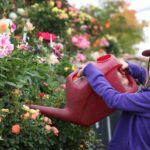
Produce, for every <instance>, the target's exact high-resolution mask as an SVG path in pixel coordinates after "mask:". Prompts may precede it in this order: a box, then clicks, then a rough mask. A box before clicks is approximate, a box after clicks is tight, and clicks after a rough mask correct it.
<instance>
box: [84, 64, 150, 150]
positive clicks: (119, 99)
mask: <svg viewBox="0 0 150 150" xmlns="http://www.w3.org/2000/svg"><path fill="white" fill-rule="evenodd" d="M129 72H130V74H131V75H132V76H133V77H134V78H136V79H138V80H139V82H140V83H142V84H143V83H144V82H145V78H146V70H145V69H144V68H143V67H140V66H138V65H136V64H133V63H131V62H129ZM84 75H85V76H86V77H87V80H88V82H89V84H90V85H91V87H92V88H93V90H94V91H95V92H96V93H97V94H98V95H99V96H101V97H102V98H103V100H104V101H105V102H106V104H107V105H108V106H109V107H110V108H115V109H118V110H122V115H121V117H120V120H119V122H118V125H117V127H116V130H115V132H114V135H113V137H112V140H111V142H110V144H109V146H108V150H150V88H148V89H143V90H141V91H140V92H137V93H120V92H118V91H116V90H115V89H114V88H113V87H112V86H111V85H110V84H109V82H108V81H107V80H106V79H105V77H104V75H103V73H102V72H100V71H99V70H98V69H96V68H95V67H94V66H93V65H92V64H88V65H87V66H86V67H85V69H84Z"/></svg>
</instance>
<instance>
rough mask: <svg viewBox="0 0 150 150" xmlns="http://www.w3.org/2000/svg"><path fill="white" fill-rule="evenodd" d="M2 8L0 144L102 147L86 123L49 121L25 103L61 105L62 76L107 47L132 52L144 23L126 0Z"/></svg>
mask: <svg viewBox="0 0 150 150" xmlns="http://www.w3.org/2000/svg"><path fill="white" fill-rule="evenodd" d="M0 15H1V16H0V17H1V20H0V145H1V149H2V150H3V149H19V150H20V149H33V150H34V149H55V150H59V149H65V150H70V149H72V150H80V149H89V150H90V149H96V146H98V145H99V146H100V147H101V146H102V145H103V144H102V143H101V142H99V141H98V140H97V138H96V135H95V132H94V130H93V129H92V128H83V127H80V126H78V125H74V124H71V123H68V122H63V121H60V120H57V119H54V118H50V119H52V121H51V120H49V119H48V118H45V117H44V116H43V115H42V114H40V112H38V110H36V111H33V110H30V109H28V108H26V107H25V108H24V104H30V103H34V104H39V105H46V106H52V107H60V108H62V107H64V105H65V101H66V97H65V88H66V87H65V80H66V77H67V76H68V75H69V74H70V73H71V72H72V71H74V70H76V68H77V67H78V66H79V65H81V64H83V63H85V62H86V61H89V60H96V59H97V58H98V57H99V56H102V55H104V54H106V53H111V54H114V55H117V56H120V55H121V54H123V53H134V52H135V51H136V49H135V48H134V45H135V44H136V43H138V42H140V41H141V40H143V38H142V32H143V28H144V26H145V25H146V23H145V22H143V23H139V22H138V21H137V19H136V16H135V12H134V11H133V10H129V8H128V5H127V4H126V2H124V1H117V2H116V1H115V2H113V1H108V0H107V1H105V2H104V3H103V4H102V5H101V6H100V7H94V6H89V7H83V8H81V9H79V10H78V9H76V8H75V7H74V6H72V5H70V4H69V3H68V2H67V0H64V1H61V0H56V1H54V0H32V1H29V0H24V1H21V0H8V1H5V0H2V1H1V3H0ZM131 39H132V40H131ZM46 120H47V121H46ZM98 142H99V143H98ZM99 149H100V148H99Z"/></svg>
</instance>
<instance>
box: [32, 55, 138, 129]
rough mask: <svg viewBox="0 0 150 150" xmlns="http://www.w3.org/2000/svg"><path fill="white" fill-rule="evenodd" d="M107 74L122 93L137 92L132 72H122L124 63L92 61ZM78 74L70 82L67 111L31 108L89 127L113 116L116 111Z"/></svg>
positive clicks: (106, 59)
mask: <svg viewBox="0 0 150 150" xmlns="http://www.w3.org/2000/svg"><path fill="white" fill-rule="evenodd" d="M92 63H93V64H94V65H95V66H96V67H97V68H98V69H99V70H101V71H102V72H103V74H104V75H105V77H106V79H107V80H108V81H109V83H110V84H111V85H112V86H113V87H114V88H115V89H116V90H117V91H119V92H122V93H123V92H136V91H137V89H138V88H137V85H136V83H135V81H134V79H133V78H132V77H131V76H130V75H129V74H128V72H122V71H121V70H120V68H121V64H120V63H119V61H118V60H117V59H116V58H115V57H114V56H113V55H110V54H107V55H104V56H102V57H99V58H98V59H97V61H96V62H92ZM76 76H77V71H75V72H73V73H71V74H70V75H69V76H68V77H67V81H66V99H67V102H66V105H65V107H64V108H63V109H60V108H52V107H45V106H38V105H31V106H30V108H32V109H39V110H40V111H41V113H43V114H44V115H46V116H48V117H55V118H57V119H60V120H64V121H69V122H71V123H74V124H79V125H82V126H85V127H88V126H90V125H92V124H94V123H96V122H97V121H100V120H101V119H103V118H105V117H106V116H108V115H110V114H111V113H112V112H113V111H114V110H113V109H110V108H108V106H107V105H106V104H105V102H104V101H103V100H102V98H101V97H100V96H98V95H97V94H96V93H95V92H94V91H93V90H92V88H91V87H90V85H89V84H88V82H87V80H86V77H81V78H77V77H76ZM122 81H125V82H122Z"/></svg>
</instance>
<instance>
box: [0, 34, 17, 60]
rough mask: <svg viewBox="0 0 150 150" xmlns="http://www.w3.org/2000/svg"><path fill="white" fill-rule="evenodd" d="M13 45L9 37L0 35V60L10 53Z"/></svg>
mask: <svg viewBox="0 0 150 150" xmlns="http://www.w3.org/2000/svg"><path fill="white" fill-rule="evenodd" d="M13 50H14V45H13V44H11V42H10V36H9V35H7V34H6V33H3V34H0V58H3V57H5V56H7V55H9V54H11V53H12V51H13Z"/></svg>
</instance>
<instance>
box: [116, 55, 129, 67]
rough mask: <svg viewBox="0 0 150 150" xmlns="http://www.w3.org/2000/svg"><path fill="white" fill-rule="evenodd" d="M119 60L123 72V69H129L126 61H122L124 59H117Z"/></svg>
mask: <svg viewBox="0 0 150 150" xmlns="http://www.w3.org/2000/svg"><path fill="white" fill-rule="evenodd" d="M118 60H119V62H120V63H121V65H122V66H121V69H122V70H125V69H128V67H129V64H128V63H127V62H126V61H124V59H122V58H120V59H118Z"/></svg>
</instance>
